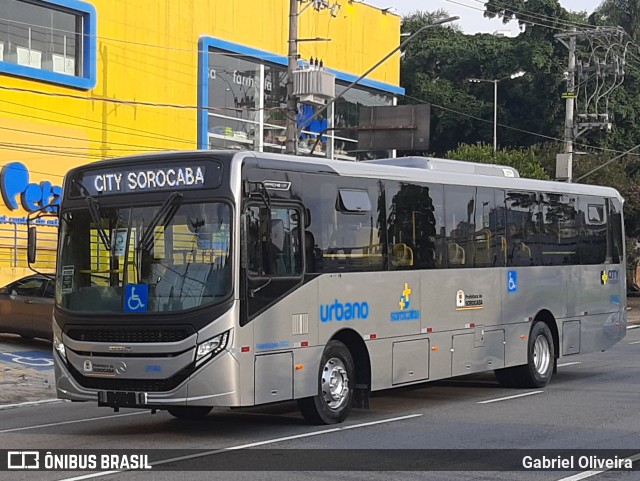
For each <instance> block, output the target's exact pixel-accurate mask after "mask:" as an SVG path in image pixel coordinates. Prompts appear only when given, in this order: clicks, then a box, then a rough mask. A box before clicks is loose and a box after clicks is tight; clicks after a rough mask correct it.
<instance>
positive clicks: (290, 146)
mask: <svg viewBox="0 0 640 481" xmlns="http://www.w3.org/2000/svg"><path fill="white" fill-rule="evenodd" d="M288 59H289V62H288V65H287V110H286V112H285V119H286V127H287V130H286V141H285V153H287V154H294V155H295V154H297V153H298V136H297V128H298V99H297V97H296V96H295V95H294V94H293V72H295V71H296V69H297V68H298V0H289V54H288Z"/></svg>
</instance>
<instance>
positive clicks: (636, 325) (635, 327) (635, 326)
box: [627, 324, 640, 331]
mask: <svg viewBox="0 0 640 481" xmlns="http://www.w3.org/2000/svg"><path fill="white" fill-rule="evenodd" d="M629 329H640V325H639V324H634V325H633V326H627V331H628V330H629Z"/></svg>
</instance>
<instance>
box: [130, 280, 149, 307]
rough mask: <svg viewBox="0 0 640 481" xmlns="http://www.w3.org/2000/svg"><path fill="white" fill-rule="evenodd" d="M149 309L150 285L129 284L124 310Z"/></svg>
mask: <svg viewBox="0 0 640 481" xmlns="http://www.w3.org/2000/svg"><path fill="white" fill-rule="evenodd" d="M148 309H149V286H148V285H147V284H127V285H126V286H125V291H124V312H147V310H148Z"/></svg>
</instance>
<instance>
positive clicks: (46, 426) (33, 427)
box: [0, 411, 149, 433]
mask: <svg viewBox="0 0 640 481" xmlns="http://www.w3.org/2000/svg"><path fill="white" fill-rule="evenodd" d="M140 414H149V412H148V411H141V412H135V413H125V414H111V415H109V416H98V417H97V418H87V419H75V420H73V421H61V422H59V423H49V424H38V425H36V426H23V427H21V428H11V429H3V430H1V431H0V433H14V432H16V431H27V430H28V429H38V428H48V427H51V426H63V425H65V424H77V423H86V422H89V421H99V420H101V419H113V418H121V417H124V416H139V415H140Z"/></svg>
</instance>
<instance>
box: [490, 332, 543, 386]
mask: <svg viewBox="0 0 640 481" xmlns="http://www.w3.org/2000/svg"><path fill="white" fill-rule="evenodd" d="M554 362H555V347H554V344H553V336H552V335H551V330H549V326H547V324H546V323H544V322H536V323H534V324H533V326H532V327H531V332H530V333H529V342H528V345H527V364H525V365H523V366H516V367H509V368H506V369H499V370H496V371H495V375H496V379H497V380H498V382H499V383H500V385H501V386H504V387H520V388H536V387H544V386H546V385H547V384H548V383H549V381H550V380H551V375H552V374H553V365H554Z"/></svg>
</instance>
